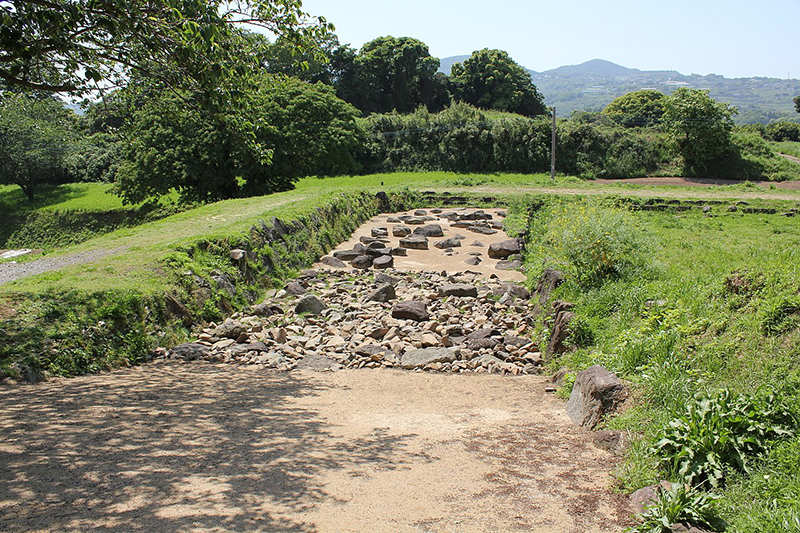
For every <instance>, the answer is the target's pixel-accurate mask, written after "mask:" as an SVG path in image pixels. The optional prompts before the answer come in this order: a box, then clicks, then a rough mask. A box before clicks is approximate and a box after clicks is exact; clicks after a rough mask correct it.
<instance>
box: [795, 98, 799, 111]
mask: <svg viewBox="0 0 800 533" xmlns="http://www.w3.org/2000/svg"><path fill="white" fill-rule="evenodd" d="M794 108H795V109H796V110H797V112H798V113H800V96H795V97H794Z"/></svg>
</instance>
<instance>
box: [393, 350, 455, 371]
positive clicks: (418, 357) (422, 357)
mask: <svg viewBox="0 0 800 533" xmlns="http://www.w3.org/2000/svg"><path fill="white" fill-rule="evenodd" d="M455 360H456V354H455V352H453V351H452V350H449V349H447V348H422V349H421V350H409V351H408V352H406V353H405V354H403V357H402V358H401V359H400V366H401V367H403V368H406V369H412V368H418V367H421V366H425V365H428V364H431V363H451V362H453V361H455Z"/></svg>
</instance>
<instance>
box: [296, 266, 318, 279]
mask: <svg viewBox="0 0 800 533" xmlns="http://www.w3.org/2000/svg"><path fill="white" fill-rule="evenodd" d="M318 276H319V272H317V271H316V270H314V269H313V268H309V269H306V270H301V271H300V272H299V273H298V274H297V278H298V279H316V278H317V277H318Z"/></svg>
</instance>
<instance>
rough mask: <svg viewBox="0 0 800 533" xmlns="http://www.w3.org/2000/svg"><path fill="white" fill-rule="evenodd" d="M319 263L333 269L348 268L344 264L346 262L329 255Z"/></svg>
mask: <svg viewBox="0 0 800 533" xmlns="http://www.w3.org/2000/svg"><path fill="white" fill-rule="evenodd" d="M319 262H320V263H322V264H323V265H326V266H329V267H333V268H346V267H347V265H345V264H344V261H342V260H341V259H338V258H336V257H331V256H329V255H326V256H325V257H323V258H322V259H320V260H319Z"/></svg>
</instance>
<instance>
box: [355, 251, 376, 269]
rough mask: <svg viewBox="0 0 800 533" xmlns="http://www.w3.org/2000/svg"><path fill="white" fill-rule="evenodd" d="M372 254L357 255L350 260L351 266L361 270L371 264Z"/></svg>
mask: <svg viewBox="0 0 800 533" xmlns="http://www.w3.org/2000/svg"><path fill="white" fill-rule="evenodd" d="M372 260H373V259H372V256H371V255H366V254H365V255H359V256H358V257H356V258H355V259H353V260H352V261H350V265H351V266H352V267H353V268H360V269H362V270H364V269H367V268H369V267H371V266H372Z"/></svg>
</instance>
